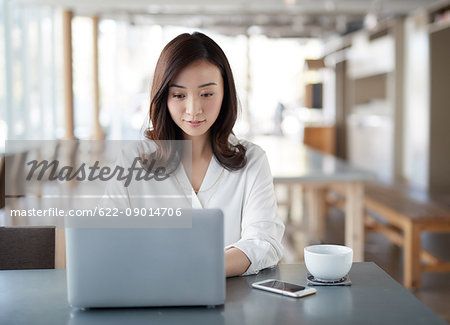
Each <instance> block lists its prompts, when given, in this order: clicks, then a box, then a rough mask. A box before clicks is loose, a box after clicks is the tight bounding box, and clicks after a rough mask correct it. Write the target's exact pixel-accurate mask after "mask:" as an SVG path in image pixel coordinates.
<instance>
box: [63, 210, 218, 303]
mask: <svg viewBox="0 0 450 325" xmlns="http://www.w3.org/2000/svg"><path fill="white" fill-rule="evenodd" d="M182 211H183V214H182V215H181V216H172V217H168V216H165V217H141V216H138V217H133V216H129V217H128V216H120V214H119V216H114V217H112V216H109V217H106V216H98V215H94V216H90V217H67V218H66V258H67V261H66V262H67V290H68V300H69V303H70V305H71V306H73V307H79V308H87V307H140V306H142V307H143V306H191V305H221V304H223V303H224V302H225V266H224V263H225V262H224V231H223V213H222V211H221V210H206V209H205V210H182Z"/></svg>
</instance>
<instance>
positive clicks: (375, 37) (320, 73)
mask: <svg viewBox="0 0 450 325" xmlns="http://www.w3.org/2000/svg"><path fill="white" fill-rule="evenodd" d="M193 31H201V32H204V33H206V34H208V35H209V36H211V37H212V38H213V39H214V40H215V41H216V42H217V43H218V44H219V45H220V46H221V47H222V48H223V50H224V51H225V53H226V55H227V57H228V59H229V61H230V64H231V66H232V69H233V72H234V77H235V80H236V84H237V88H238V95H239V101H240V109H241V112H240V115H239V119H238V121H237V123H236V126H235V133H236V134H237V135H238V136H239V137H242V138H248V139H257V138H258V137H260V136H264V138H265V139H267V137H269V138H282V139H288V140H289V141H291V143H292V142H293V143H298V144H299V145H301V144H305V145H307V146H309V147H310V148H313V149H315V150H318V151H320V152H322V153H323V154H325V155H333V156H335V157H337V158H339V159H342V160H343V161H345V162H346V163H348V164H350V165H352V166H355V167H359V168H362V169H365V170H368V171H371V172H372V173H374V174H375V175H376V178H377V180H376V181H373V182H371V184H367V187H366V195H365V196H364V207H365V208H366V209H367V211H368V214H370V212H372V218H371V219H370V220H368V219H369V218H368V219H367V220H366V221H365V223H366V224H365V226H366V230H367V234H366V244H365V260H367V261H374V262H376V263H377V264H379V265H380V266H381V267H382V268H383V269H385V270H386V271H387V272H388V273H389V274H390V275H391V276H392V277H394V278H395V279H396V280H398V281H399V282H401V283H405V278H404V277H405V273H404V272H403V271H402V269H403V268H404V267H405V266H404V265H403V264H404V258H403V254H404V248H403V247H404V246H405V245H407V240H408V239H407V236H406V235H405V234H406V231H405V229H406V228H405V227H407V226H405V225H409V224H415V225H416V224H417V225H418V226H417V227H418V228H417V229H419V230H418V231H419V237H420V238H419V239H420V240H421V244H419V246H413V247H418V248H417V250H418V251H417V252H416V253H417V255H419V256H420V257H419V262H418V264H417V267H418V268H420V271H418V272H419V277H421V283H420V281H419V283H420V285H418V286H415V287H416V288H415V289H414V293H415V294H416V296H417V297H418V298H419V299H421V300H422V301H423V302H424V303H425V304H427V305H428V306H429V307H430V308H432V309H433V310H435V311H436V312H437V313H438V314H440V315H441V316H442V317H443V318H444V319H446V320H447V321H449V322H450V312H449V311H448V310H447V309H448V308H447V307H448V303H446V302H448V299H449V298H450V273H449V271H450V265H449V263H447V262H446V261H450V238H449V231H450V221H449V218H450V215H449V212H448V211H449V210H450V127H449V123H450V1H438V0H263V1H261V0H228V1H226V2H223V1H218V0H209V1H205V0H186V1H177V0H151V1H144V0H129V1H117V0H90V1H76V0H2V1H1V6H0V152H1V157H2V160H1V161H2V163H1V165H0V170H1V175H2V183H1V184H0V185H1V188H2V201H3V202H2V204H1V208H3V209H2V211H3V212H2V215H1V216H0V221H1V222H2V223H5V220H6V219H7V216H6V215H5V212H4V211H5V210H4V205H5V193H4V186H5V185H4V184H5V178H6V177H8V175H7V174H8V172H7V171H6V172H5V170H6V168H5V164H6V163H5V161H6V158H5V157H7V156H8V154H11V155H13V154H17V153H8V150H7V148H6V145H5V143H6V140H58V139H61V140H63V139H65V140H73V139H80V140H102V139H107V140H136V139H142V130H143V128H145V127H146V126H147V122H148V119H147V115H148V106H149V89H150V86H151V80H152V77H153V76H152V73H153V69H154V66H155V64H156V60H157V58H158V56H159V54H160V52H161V50H162V48H163V46H164V45H165V44H166V43H167V42H168V41H169V40H171V39H172V38H173V37H175V36H176V35H178V34H180V33H183V32H193ZM56 153H57V150H55V151H53V154H56ZM292 163H293V164H295V162H292ZM10 176H11V175H10ZM275 185H276V192H277V196H278V197H279V202H280V214H281V215H282V217H283V218H284V220H285V222H286V225H287V231H286V236H285V249H286V252H285V257H284V260H283V262H286V263H295V262H302V261H303V255H302V254H303V247H304V245H306V244H307V243H308V238H310V237H309V236H307V235H310V234H305V227H303V224H304V219H305V213H304V211H305V207H304V205H305V202H304V200H303V199H302V198H303V197H304V194H305V192H304V187H305V186H303V185H298V184H287V185H286V184H284V183H280V184H275ZM380 189H381V191H382V192H381V196H382V197H381V196H377V194H376V193H378V192H376V191H377V190H380ZM371 191H372V192H371ZM342 195H343V194H342V191H341V192H340V191H339V188H334V189H333V188H332V187H330V188H327V193H326V220H327V222H326V229H325V230H324V231H325V234H324V237H323V238H321V242H327V243H337V244H344V220H345V215H344V212H343V209H342V208H341V207H342V205H341V206H340V205H339V199H340V198H342ZM344 196H345V193H344ZM374 202H375V203H374ZM371 204H372V205H371ZM369 210H371V211H369ZM418 211H419V212H420V213H419V212H418ZM430 211H431V212H430ZM436 211H438V212H436ZM374 215H375V217H374ZM435 215H437V217H436V218H435V219H432V220H431V219H427V220H425V221H423V220H422V219H424V218H425V219H426V218H429V217H435ZM421 218H422V219H421ZM419 219H420V220H419ZM380 220H381V221H380ZM405 220H406V221H405ZM417 220H419V221H417ZM436 220H437V221H436ZM1 225H2V224H1V223H0V226H1ZM369 230H375V231H369ZM428 230H429V231H428ZM405 236H406V237H405ZM422 246H423V249H422ZM425 249H426V250H425ZM419 251H420V252H419ZM0 268H1V267H0ZM428 271H430V272H428ZM431 271H433V272H431ZM434 271H437V272H434ZM422 272H423V274H422ZM406 287H410V286H409V285H406Z"/></svg>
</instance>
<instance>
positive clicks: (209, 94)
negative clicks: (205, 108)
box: [202, 93, 213, 97]
mask: <svg viewBox="0 0 450 325" xmlns="http://www.w3.org/2000/svg"><path fill="white" fill-rule="evenodd" d="M212 95H213V94H212V93H206V94H202V96H203V97H211V96H212Z"/></svg>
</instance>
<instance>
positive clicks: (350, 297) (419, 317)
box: [0, 263, 446, 325]
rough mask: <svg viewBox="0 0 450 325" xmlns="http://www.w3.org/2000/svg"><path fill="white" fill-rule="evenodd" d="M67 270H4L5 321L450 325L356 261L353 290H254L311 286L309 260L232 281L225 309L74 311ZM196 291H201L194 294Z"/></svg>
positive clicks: (0, 292)
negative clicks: (282, 284) (276, 282)
mask: <svg viewBox="0 0 450 325" xmlns="http://www.w3.org/2000/svg"><path fill="white" fill-rule="evenodd" d="M65 274H66V273H65V271H64V270H29V271H0V324H10V325H13V324H37V325H38V324H45V325H49V324H70V325H74V324H121V325H122V324H143V323H146V324H147V323H148V324H150V323H151V324H233V325H234V324H283V325H284V324H300V323H304V324H331V323H332V324H410V325H413V324H427V325H430V324H442V325H444V324H446V322H444V321H443V320H442V319H441V318H439V317H438V316H437V315H436V314H434V313H433V312H432V311H431V310H430V309H429V308H428V307H426V306H425V305H424V304H422V303H421V302H420V301H419V300H418V299H417V298H416V297H414V296H413V295H412V294H411V293H410V292H408V291H407V290H405V289H404V288H403V287H402V286H401V285H400V284H399V283H397V282H395V281H394V280H393V279H392V278H391V277H389V276H388V275H387V274H386V273H385V272H384V271H383V270H381V269H380V268H379V267H378V266H377V265H375V264H374V263H355V264H354V265H353V267H352V270H351V271H350V277H351V280H352V283H353V285H352V286H351V287H316V288H317V293H316V294H315V295H312V296H308V297H304V298H301V299H295V298H289V297H284V296H280V295H277V294H273V293H270V292H265V291H260V290H256V289H252V288H251V287H250V285H251V283H253V282H255V281H260V280H263V279H268V278H276V279H281V280H285V281H290V282H293V283H297V284H305V283H306V280H305V275H306V270H305V267H304V265H303V264H282V265H279V266H277V267H275V268H273V269H269V270H264V271H262V272H260V273H259V274H258V275H254V276H248V277H235V278H230V279H228V280H227V298H226V302H225V305H224V306H221V307H216V308H206V307H189V308H139V309H132V308H131V309H128V308H127V309H97V310H87V311H83V310H76V309H74V310H72V309H71V308H70V307H69V306H68V304H67V298H66V282H65V281H66V280H65V279H66V278H65ZM193 294H195V293H193Z"/></svg>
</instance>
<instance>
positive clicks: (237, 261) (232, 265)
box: [225, 247, 251, 277]
mask: <svg viewBox="0 0 450 325" xmlns="http://www.w3.org/2000/svg"><path fill="white" fill-rule="evenodd" d="M250 263H251V262H250V260H249V259H248V257H247V255H245V254H244V253H243V252H242V251H241V250H240V249H238V248H236V247H229V248H227V249H226V250H225V275H226V276H227V277H231V276H236V275H241V274H243V273H244V272H245V271H247V269H248V267H249V266H250Z"/></svg>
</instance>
